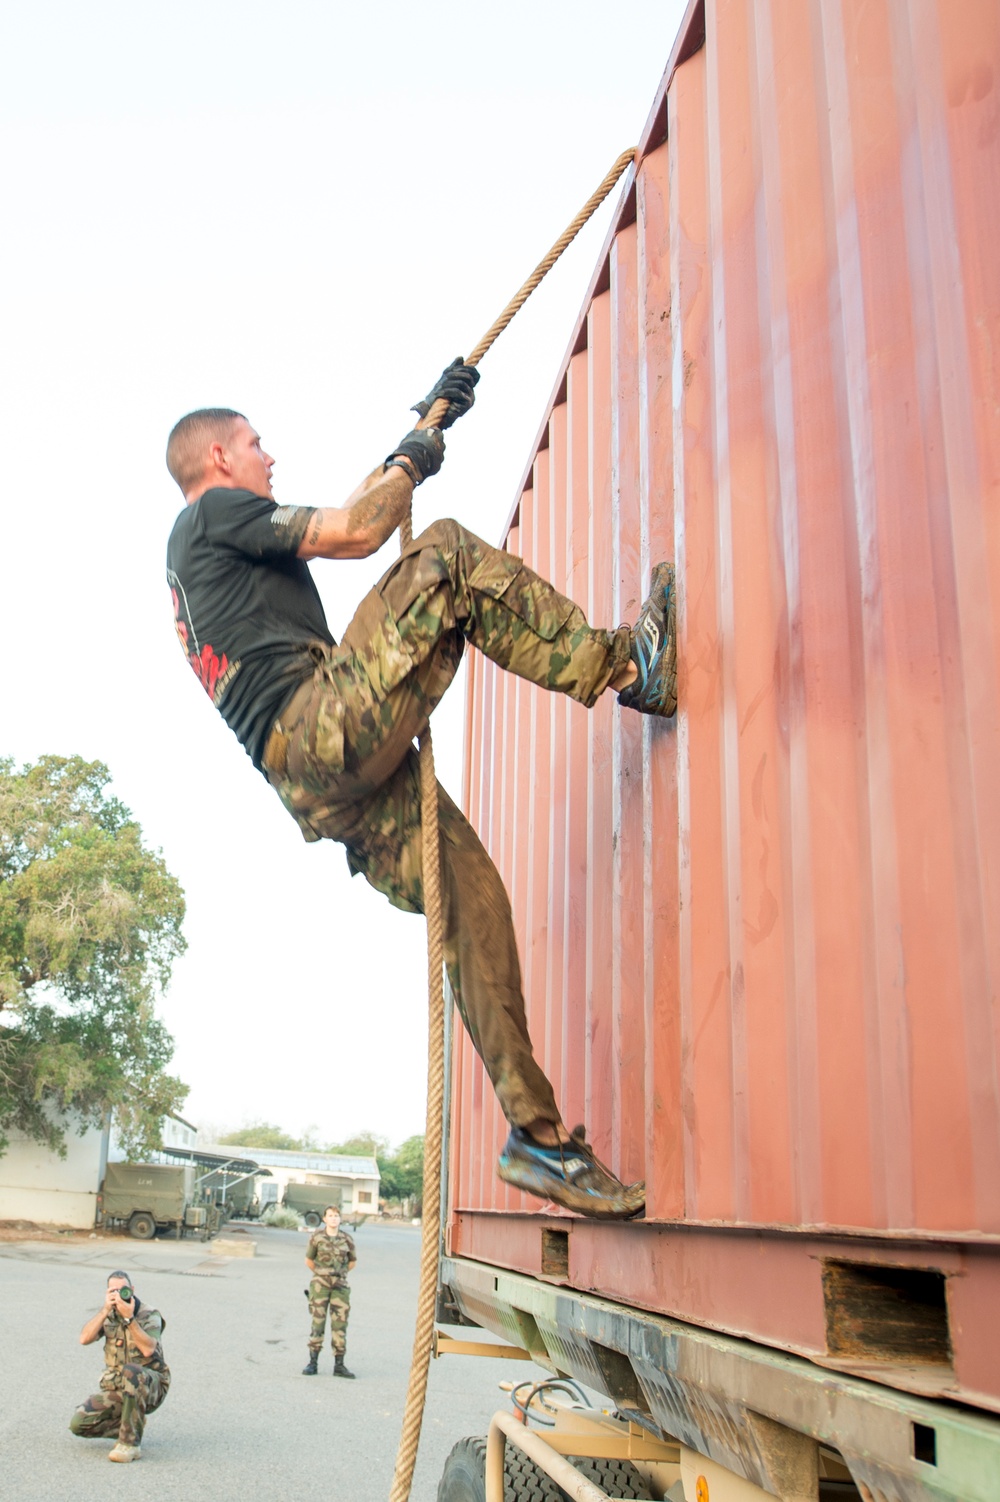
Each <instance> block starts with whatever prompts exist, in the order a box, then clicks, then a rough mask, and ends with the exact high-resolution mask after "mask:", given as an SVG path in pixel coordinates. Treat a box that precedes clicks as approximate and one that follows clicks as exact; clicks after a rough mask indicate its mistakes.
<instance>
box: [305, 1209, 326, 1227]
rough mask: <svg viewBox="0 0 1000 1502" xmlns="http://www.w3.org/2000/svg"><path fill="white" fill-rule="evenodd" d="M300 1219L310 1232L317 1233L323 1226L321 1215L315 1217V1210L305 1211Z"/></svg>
mask: <svg viewBox="0 0 1000 1502" xmlns="http://www.w3.org/2000/svg"><path fill="white" fill-rule="evenodd" d="M302 1219H303V1220H304V1221H305V1223H306V1225H307V1226H308V1227H309V1229H310V1231H318V1230H319V1228H320V1226H321V1225H322V1224H323V1217H322V1215H317V1214H316V1211H315V1210H307V1211H306V1213H305V1215H303V1217H302Z"/></svg>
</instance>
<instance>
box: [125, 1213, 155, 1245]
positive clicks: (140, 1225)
mask: <svg viewBox="0 0 1000 1502" xmlns="http://www.w3.org/2000/svg"><path fill="white" fill-rule="evenodd" d="M128 1233H129V1235H130V1236H134V1237H135V1238H136V1240H137V1241H152V1239H153V1237H154V1236H155V1235H156V1221H155V1219H154V1218H153V1216H152V1215H150V1214H149V1212H148V1211H146V1210H136V1212H135V1214H134V1215H131V1216H130V1217H129V1223H128Z"/></svg>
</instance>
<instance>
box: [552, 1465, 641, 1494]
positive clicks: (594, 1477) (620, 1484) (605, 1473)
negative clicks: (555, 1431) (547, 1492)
mask: <svg viewBox="0 0 1000 1502" xmlns="http://www.w3.org/2000/svg"><path fill="white" fill-rule="evenodd" d="M567 1459H568V1460H569V1461H570V1463H571V1464H572V1465H575V1466H576V1468H577V1470H578V1471H580V1472H581V1473H582V1474H583V1475H584V1476H586V1478H587V1480H588V1481H593V1482H594V1483H595V1484H596V1485H597V1486H599V1487H602V1488H603V1490H604V1491H606V1492H607V1494H608V1496H609V1497H641V1498H644V1499H649V1498H650V1497H652V1495H653V1493H652V1492H651V1491H650V1490H649V1487H648V1486H647V1485H646V1483H645V1481H643V1479H642V1477H641V1476H640V1475H639V1472H638V1471H637V1470H636V1468H635V1466H634V1465H633V1464H632V1462H631V1461H630V1460H584V1459H581V1458H580V1457H579V1456H576V1455H569V1456H567ZM559 1495H560V1497H565V1495H566V1493H565V1492H564V1491H563V1490H562V1488H561V1487H560V1489H559Z"/></svg>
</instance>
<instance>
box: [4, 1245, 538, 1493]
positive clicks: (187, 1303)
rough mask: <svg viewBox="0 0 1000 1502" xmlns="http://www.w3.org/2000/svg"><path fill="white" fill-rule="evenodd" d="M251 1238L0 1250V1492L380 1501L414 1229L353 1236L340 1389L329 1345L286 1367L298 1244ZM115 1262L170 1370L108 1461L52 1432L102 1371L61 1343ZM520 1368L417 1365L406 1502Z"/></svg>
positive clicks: (97, 1443)
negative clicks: (160, 1401)
mask: <svg viewBox="0 0 1000 1502" xmlns="http://www.w3.org/2000/svg"><path fill="white" fill-rule="evenodd" d="M253 1235H254V1236H255V1238H256V1240H257V1255H256V1257H254V1258H252V1259H251V1258H233V1259H230V1260H225V1261H224V1260H222V1259H220V1258H217V1257H212V1256H210V1255H209V1253H208V1250H207V1248H206V1247H205V1246H203V1245H202V1244H200V1243H198V1242H194V1241H182V1242H173V1241H169V1240H156V1241H151V1242H138V1241H133V1240H131V1239H130V1238H128V1237H124V1238H122V1239H117V1238H116V1239H114V1240H109V1239H107V1238H101V1239H100V1240H84V1241H77V1240H74V1241H72V1242H70V1241H66V1242H54V1243H53V1242H48V1243H43V1242H5V1243H0V1329H2V1331H3V1335H2V1348H3V1355H2V1360H0V1455H2V1457H3V1459H2V1469H0V1494H2V1495H3V1497H4V1498H5V1499H8V1498H9V1499H11V1502H36V1499H42V1498H47V1497H72V1498H73V1502H104V1499H105V1498H107V1497H109V1496H113V1497H115V1498H117V1497H126V1498H130V1497H135V1498H142V1499H143V1502H152V1499H154V1498H155V1499H156V1502H209V1499H211V1502H257V1499H261V1502H263V1499H265V1498H267V1499H268V1502H285V1499H289V1502H291V1499H294V1498H298V1497H301V1496H303V1495H305V1493H306V1491H307V1489H308V1491H309V1493H310V1494H311V1495H313V1496H315V1495H317V1493H318V1494H319V1495H322V1496H323V1497H324V1498H325V1499H327V1502H385V1499H386V1498H387V1497H388V1494H389V1486H390V1482H391V1478H392V1468H393V1463H394V1459H395V1451H396V1442H397V1439H398V1436H399V1423H400V1417H401V1414H402V1406H403V1399H404V1395H405V1392H406V1383H407V1375H408V1371H409V1363H410V1346H411V1342H412V1338H413V1310H414V1303H415V1299H416V1288H417V1275H418V1258H419V1236H420V1233H419V1230H418V1229H416V1228H414V1227H409V1226H407V1227H400V1228H396V1227H389V1226H379V1225H365V1226H362V1227H361V1229H360V1230H359V1231H358V1233H357V1238H356V1239H357V1247H358V1266H357V1267H356V1268H355V1270H354V1273H353V1274H352V1278H351V1283H352V1299H353V1309H352V1314H351V1324H350V1329H349V1331H348V1365H349V1366H350V1367H351V1369H352V1370H354V1371H356V1372H357V1374H358V1380H357V1381H355V1382H344V1381H335V1380H334V1379H333V1378H332V1377H331V1375H330V1373H331V1372H332V1369H333V1358H332V1356H331V1354H330V1351H329V1346H327V1349H326V1350H325V1351H324V1353H323V1355H322V1357H321V1359H320V1373H321V1375H320V1376H318V1377H303V1376H302V1375H301V1369H302V1367H303V1365H304V1364H305V1360H306V1355H307V1353H306V1337H307V1334H308V1314H307V1310H306V1301H305V1299H304V1298H303V1297H302V1289H303V1288H304V1287H305V1285H306V1282H307V1273H306V1268H305V1266H304V1264H303V1261H302V1258H303V1255H304V1250H305V1237H304V1236H303V1235H302V1234H300V1233H296V1232H294V1231H277V1230H272V1229H268V1228H264V1229H256V1230H255V1231H254V1232H253ZM117 1267H122V1268H124V1269H125V1270H126V1271H128V1272H129V1273H130V1274H131V1276H132V1278H133V1280H134V1282H135V1286H136V1289H137V1291H138V1294H139V1296H140V1298H142V1299H143V1300H145V1301H146V1302H147V1303H150V1304H153V1305H154V1306H155V1307H156V1308H158V1309H159V1310H160V1311H161V1312H162V1313H163V1314H164V1316H165V1317H166V1322H167V1326H166V1330H165V1332H164V1349H165V1352H166V1356H167V1360H168V1362H169V1364H170V1367H171V1371H172V1373H173V1385H172V1387H171V1390H170V1394H169V1396H168V1398H167V1400H166V1402H165V1404H164V1406H163V1407H162V1408H161V1409H160V1410H159V1412H158V1413H155V1414H153V1416H152V1418H151V1419H150V1420H149V1423H148V1425H147V1429H146V1436H145V1440H144V1442H143V1454H142V1459H141V1460H140V1461H139V1462H138V1463H137V1464H134V1465H132V1466H111V1465H109V1464H108V1462H107V1458H106V1457H107V1453H108V1450H109V1449H110V1444H111V1442H110V1441H107V1440H81V1439H77V1438H75V1437H74V1436H73V1435H71V1434H70V1432H69V1429H68V1427H67V1425H68V1422H69V1417H70V1414H71V1413H72V1411H73V1408H74V1407H75V1405H76V1404H77V1403H79V1402H80V1401H81V1400H82V1399H83V1398H84V1397H86V1396H87V1394H88V1393H90V1392H92V1391H95V1390H96V1387H97V1379H98V1376H99V1374H100V1370H101V1367H102V1357H101V1354H100V1353H101V1349H102V1347H101V1346H100V1344H98V1345H95V1346H88V1347H83V1346H81V1345H79V1343H78V1340H77V1336H78V1334H79V1331H80V1328H81V1327H82V1325H83V1323H84V1321H85V1320H86V1319H88V1318H89V1317H90V1315H91V1314H93V1313H94V1312H95V1310H96V1309H97V1308H98V1306H99V1305H100V1303H101V1301H102V1299H103V1290H104V1285H105V1279H106V1276H107V1274H108V1272H110V1271H112V1270H113V1269H115V1268H117ZM468 1333H469V1334H470V1335H471V1336H472V1338H474V1339H475V1338H485V1339H491V1340H492V1339H493V1337H492V1336H486V1335H485V1334H484V1335H483V1336H482V1337H479V1336H478V1335H477V1333H476V1332H471V1331H470V1332H468ZM532 1374H536V1375H538V1376H541V1375H543V1374H542V1373H541V1372H540V1371H539V1369H538V1368H536V1367H535V1366H533V1365H529V1364H528V1363H527V1362H510V1363H507V1362H503V1361H495V1360H481V1359H478V1358H477V1359H466V1358H464V1357H446V1358H443V1359H441V1360H440V1361H436V1362H433V1363H432V1365H431V1378H430V1386H429V1394H428V1403H427V1409H426V1413H425V1417H424V1429H423V1436H422V1439H421V1448H420V1455H419V1458H418V1461H417V1470H416V1475H415V1478H414V1485H413V1491H412V1498H413V1502H434V1499H435V1498H436V1495H437V1483H438V1478H439V1477H440V1474H441V1468H442V1465H443V1463H444V1459H445V1456H446V1455H447V1454H448V1451H449V1450H450V1449H451V1446H452V1445H453V1444H454V1442H455V1441H456V1440H457V1439H459V1438H461V1437H462V1436H463V1435H468V1434H485V1432H486V1429H487V1426H488V1421H489V1417H490V1415H491V1414H492V1413H493V1412H494V1411H495V1409H496V1408H498V1407H501V1406H504V1405H505V1404H506V1403H507V1401H508V1400H507V1398H506V1395H505V1394H503V1393H501V1392H499V1391H498V1389H497V1384H498V1382H499V1381H501V1380H502V1379H503V1378H510V1377H513V1378H514V1379H515V1380H521V1378H523V1377H528V1376H530V1375H532Z"/></svg>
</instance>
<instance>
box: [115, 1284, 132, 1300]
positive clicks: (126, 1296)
mask: <svg viewBox="0 0 1000 1502" xmlns="http://www.w3.org/2000/svg"><path fill="white" fill-rule="evenodd" d="M115 1293H116V1294H117V1295H118V1297H119V1298H120V1299H121V1301H122V1303H123V1304H131V1302H132V1290H131V1288H129V1286H128V1284H127V1283H123V1284H122V1286H121V1288H116V1289H115Z"/></svg>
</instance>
